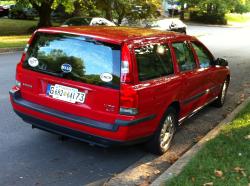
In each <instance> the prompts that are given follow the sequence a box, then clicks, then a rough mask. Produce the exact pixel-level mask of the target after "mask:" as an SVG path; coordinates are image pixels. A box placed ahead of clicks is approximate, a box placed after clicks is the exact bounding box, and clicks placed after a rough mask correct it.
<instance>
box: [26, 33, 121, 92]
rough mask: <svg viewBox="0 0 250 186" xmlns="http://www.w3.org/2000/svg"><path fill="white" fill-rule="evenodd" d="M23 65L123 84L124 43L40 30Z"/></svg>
mask: <svg viewBox="0 0 250 186" xmlns="http://www.w3.org/2000/svg"><path fill="white" fill-rule="evenodd" d="M23 67H24V68H26V69H29V70H33V71H38V72H41V73H46V74H50V75H53V76H57V77H61V78H65V79H69V80H74V81H79V82H83V83H88V84H94V85H100V86H105V87H110V88H119V84H120V46H119V45H113V44H109V43H103V42H99V41H96V40H94V39H92V38H88V37H82V36H75V35H69V34H47V33H37V34H36V36H35V38H34V39H33V42H32V44H31V46H30V47H29V49H28V51H27V55H26V59H25V61H24V63H23Z"/></svg>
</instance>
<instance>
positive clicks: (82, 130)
mask: <svg viewBox="0 0 250 186" xmlns="http://www.w3.org/2000/svg"><path fill="white" fill-rule="evenodd" d="M169 38H170V39H171V40H173V41H169ZM173 38H174V39H173ZM229 81H230V72H229V68H228V63H227V61H226V60H223V59H217V60H215V58H214V57H213V55H212V54H211V53H210V52H209V51H208V49H207V48H206V47H205V46H204V45H203V44H202V43H200V42H199V41H198V40H197V39H195V38H194V37H191V36H187V35H183V34H176V33H174V32H161V31H157V30H153V29H144V28H127V27H89V26H87V27H56V28H45V29H39V30H38V31H37V32H36V33H35V34H34V35H33V37H32V39H31V41H30V42H29V45H28V46H27V48H26V50H25V52H24V54H23V56H22V59H21V61H20V63H18V65H17V72H16V85H15V86H14V87H13V88H12V89H11V90H10V99H11V103H12V106H13V109H14V111H15V112H16V113H17V114H18V115H19V116H20V117H21V118H22V119H23V120H24V121H26V122H27V123H30V124H32V126H33V127H34V128H39V129H42V130H46V131H49V132H52V133H56V134H59V135H62V136H69V137H72V138H76V139H79V140H82V141H86V142H88V143H91V144H98V145H101V146H113V145H127V144H134V143H139V142H147V148H148V149H149V150H150V152H153V153H156V154H163V153H164V152H166V151H167V149H168V148H169V147H170V144H171V141H172V139H173V136H174V133H175V131H176V127H177V126H178V125H179V124H181V123H182V122H183V121H184V120H185V119H187V118H189V117H191V116H192V115H193V114H194V113H196V112H197V111H198V110H200V109H201V108H203V107H204V106H206V105H207V104H209V103H212V102H214V101H215V103H216V105H217V106H222V105H223V104H224V102H225V95H226V91H227V87H228V85H229Z"/></svg>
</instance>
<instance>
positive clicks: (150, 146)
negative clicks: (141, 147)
mask: <svg viewBox="0 0 250 186" xmlns="http://www.w3.org/2000/svg"><path fill="white" fill-rule="evenodd" d="M177 124H178V117H177V112H176V110H175V109H174V108H173V107H170V108H168V110H167V111H166V113H165V114H164V116H163V117H162V119H161V123H160V125H159V127H158V129H157V131H156V132H155V134H154V136H153V137H152V139H151V140H150V141H148V142H147V143H146V149H147V150H148V151H149V152H151V153H153V154H157V155H162V154H164V153H165V152H166V151H167V150H168V149H169V147H170V145H171V142H172V139H173V136H174V134H175V131H176V128H177Z"/></svg>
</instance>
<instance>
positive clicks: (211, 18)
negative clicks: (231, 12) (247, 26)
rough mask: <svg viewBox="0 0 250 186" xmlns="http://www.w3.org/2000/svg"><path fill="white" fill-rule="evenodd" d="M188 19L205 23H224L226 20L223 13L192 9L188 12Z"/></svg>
mask: <svg viewBox="0 0 250 186" xmlns="http://www.w3.org/2000/svg"><path fill="white" fill-rule="evenodd" d="M190 20H191V21H194V22H201V23H206V24H220V25H226V24H227V20H226V18H225V14H221V13H214V14H209V13H204V12H199V11H192V12H190Z"/></svg>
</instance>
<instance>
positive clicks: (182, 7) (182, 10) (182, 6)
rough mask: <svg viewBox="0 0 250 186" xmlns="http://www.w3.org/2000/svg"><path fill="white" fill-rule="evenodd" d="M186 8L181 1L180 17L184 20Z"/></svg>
mask: <svg viewBox="0 0 250 186" xmlns="http://www.w3.org/2000/svg"><path fill="white" fill-rule="evenodd" d="M184 11H185V8H184V3H181V12H180V19H181V20H184V18H185V16H184V13H185V12H184Z"/></svg>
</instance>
